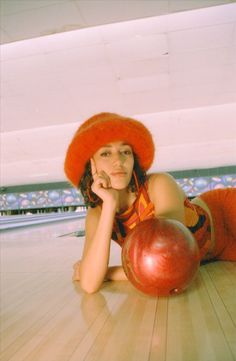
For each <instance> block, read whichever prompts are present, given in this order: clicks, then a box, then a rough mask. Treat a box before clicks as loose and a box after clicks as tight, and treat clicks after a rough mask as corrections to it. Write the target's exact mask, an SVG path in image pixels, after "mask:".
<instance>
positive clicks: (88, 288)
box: [80, 280, 101, 294]
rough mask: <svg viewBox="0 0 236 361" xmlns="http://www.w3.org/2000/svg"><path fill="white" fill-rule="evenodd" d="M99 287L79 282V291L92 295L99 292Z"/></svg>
mask: <svg viewBox="0 0 236 361" xmlns="http://www.w3.org/2000/svg"><path fill="white" fill-rule="evenodd" d="M100 286H101V285H93V284H92V283H91V282H86V281H83V280H80V287H81V289H82V290H83V291H84V292H86V293H88V294H93V293H96V292H98V291H99V289H100Z"/></svg>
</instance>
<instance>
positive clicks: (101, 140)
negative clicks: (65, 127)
mask: <svg viewBox="0 0 236 361" xmlns="http://www.w3.org/2000/svg"><path fill="white" fill-rule="evenodd" d="M114 141H125V142H127V144H129V145H130V146H131V147H132V149H133V151H134V153H135V154H136V155H137V157H138V160H139V163H140V166H141V167H142V169H144V170H148V169H149V168H150V166H151V164H152V162H153V158H154V152H155V148H154V143H153V139H152V136H151V133H150V132H149V131H148V129H147V128H146V127H145V126H144V125H143V124H142V123H140V122H138V121H137V120H134V119H131V118H126V117H122V116H120V115H117V114H112V113H101V114H98V115H95V116H94V117H92V118H90V119H89V120H87V121H86V122H85V123H84V124H83V125H82V126H81V127H80V128H79V129H78V130H77V132H76V133H75V135H74V137H73V139H72V142H71V144H70V145H69V148H68V150H67V154H66V159H65V167H64V169H65V173H66V176H67V177H68V179H69V180H70V182H71V183H72V184H73V185H74V186H75V187H78V185H79V183H80V180H81V177H82V176H83V173H84V171H85V165H86V163H87V161H88V160H89V159H90V158H91V157H92V156H93V155H94V153H95V152H96V151H97V150H98V149H99V148H101V147H102V146H104V145H105V144H108V143H111V142H114Z"/></svg>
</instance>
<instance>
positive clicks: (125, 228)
mask: <svg viewBox="0 0 236 361" xmlns="http://www.w3.org/2000/svg"><path fill="white" fill-rule="evenodd" d="M147 186H148V184H147V182H146V183H145V184H144V185H142V186H140V189H139V192H138V196H137V198H136V200H135V202H134V203H133V204H132V206H131V207H130V208H129V209H127V210H126V211H125V212H123V213H120V214H118V215H117V216H116V218H115V224H114V228H113V234H112V239H113V240H115V241H116V242H117V243H118V244H119V245H120V246H122V244H123V242H124V238H125V236H126V234H127V233H128V232H129V231H130V230H132V229H133V228H134V227H135V226H136V225H137V224H138V223H140V222H142V221H144V220H146V219H149V218H154V217H155V215H154V205H153V203H152V202H151V201H150V198H149V195H148V191H147ZM184 209H185V226H186V227H187V228H188V229H189V230H190V231H191V233H192V234H193V235H194V237H195V239H196V241H197V243H198V246H199V250H200V257H201V259H203V258H204V257H205V256H206V255H207V253H208V251H209V248H210V245H211V228H210V219H209V216H208V214H207V213H206V212H205V211H204V210H203V209H202V208H201V207H199V206H197V205H195V204H192V203H191V202H190V200H189V199H188V198H186V199H185V201H184Z"/></svg>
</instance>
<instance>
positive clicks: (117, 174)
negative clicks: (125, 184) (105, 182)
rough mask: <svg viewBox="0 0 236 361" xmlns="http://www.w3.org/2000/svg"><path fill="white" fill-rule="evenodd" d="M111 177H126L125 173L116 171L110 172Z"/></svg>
mask: <svg viewBox="0 0 236 361" xmlns="http://www.w3.org/2000/svg"><path fill="white" fill-rule="evenodd" d="M111 175H112V176H120V177H122V176H126V172H124V171H117V172H112V173H111Z"/></svg>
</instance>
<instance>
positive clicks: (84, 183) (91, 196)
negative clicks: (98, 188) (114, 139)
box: [78, 153, 147, 208]
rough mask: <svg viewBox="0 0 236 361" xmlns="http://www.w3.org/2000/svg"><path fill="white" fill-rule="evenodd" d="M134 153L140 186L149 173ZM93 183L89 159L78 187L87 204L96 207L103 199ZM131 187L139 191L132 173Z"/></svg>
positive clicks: (135, 168) (136, 173)
mask: <svg viewBox="0 0 236 361" xmlns="http://www.w3.org/2000/svg"><path fill="white" fill-rule="evenodd" d="M133 155H134V168H133V170H134V173H135V175H136V178H137V182H138V186H140V185H141V184H144V183H145V181H146V179H147V175H146V172H145V171H144V170H143V169H142V168H141V167H140V164H139V161H138V157H137V155H136V154H135V153H134V154H133ZM92 184H93V177H92V172H91V165H90V161H88V162H87V163H86V166H85V172H84V174H83V176H82V178H81V180H80V183H79V186H78V188H79V190H80V192H81V194H82V196H83V198H84V203H85V206H86V207H91V208H94V207H96V206H97V205H98V204H101V203H102V201H101V199H100V198H99V197H98V196H97V195H96V194H95V193H93V191H92V190H91V186H92ZM129 189H130V190H131V192H136V193H137V192H138V189H137V185H136V182H135V178H134V175H132V178H131V180H130V183H129Z"/></svg>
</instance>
